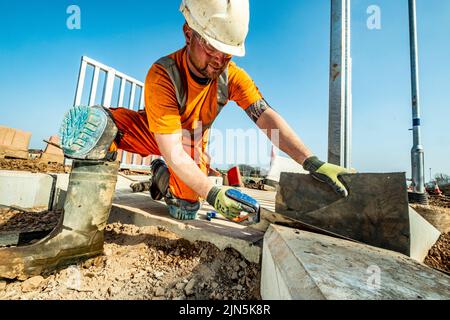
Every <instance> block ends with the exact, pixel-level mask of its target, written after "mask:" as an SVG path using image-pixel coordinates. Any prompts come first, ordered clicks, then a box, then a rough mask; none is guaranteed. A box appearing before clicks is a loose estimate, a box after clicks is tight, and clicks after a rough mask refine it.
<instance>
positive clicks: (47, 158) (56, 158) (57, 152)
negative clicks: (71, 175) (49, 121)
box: [41, 136, 64, 164]
mask: <svg viewBox="0 0 450 320" xmlns="http://www.w3.org/2000/svg"><path fill="white" fill-rule="evenodd" d="M48 141H50V142H52V143H55V144H57V145H59V144H60V141H59V137H58V136H51V137H50V139H49V140H48ZM41 162H46V163H50V162H56V163H61V164H63V163H64V153H63V151H62V150H61V149H59V148H57V147H55V146H54V145H51V144H47V147H46V148H45V151H44V153H43V154H42V157H41Z"/></svg>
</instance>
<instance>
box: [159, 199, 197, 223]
mask: <svg viewBox="0 0 450 320" xmlns="http://www.w3.org/2000/svg"><path fill="white" fill-rule="evenodd" d="M165 200H166V203H167V206H168V207H169V214H170V216H171V217H172V218H175V219H177V220H195V219H197V213H198V211H199V210H200V202H194V203H191V202H189V201H186V200H182V199H177V198H174V197H173V196H171V195H169V196H168V197H166V198H165Z"/></svg>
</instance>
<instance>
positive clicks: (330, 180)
mask: <svg viewBox="0 0 450 320" xmlns="http://www.w3.org/2000/svg"><path fill="white" fill-rule="evenodd" d="M303 167H304V168H305V170H307V171H309V172H310V173H311V175H312V176H313V177H314V178H315V179H317V180H319V181H321V182H324V183H326V184H328V185H329V186H330V187H332V188H333V190H334V191H335V192H336V193H338V194H340V195H342V196H344V197H346V196H347V195H348V191H347V189H346V188H345V187H344V185H343V184H342V182H340V181H339V175H341V174H345V173H355V171H354V170H347V169H345V168H343V167H340V166H336V165H334V164H330V163H326V162H323V161H320V160H319V159H318V158H317V157H315V156H313V157H309V158H308V159H306V160H305V162H304V163H303Z"/></svg>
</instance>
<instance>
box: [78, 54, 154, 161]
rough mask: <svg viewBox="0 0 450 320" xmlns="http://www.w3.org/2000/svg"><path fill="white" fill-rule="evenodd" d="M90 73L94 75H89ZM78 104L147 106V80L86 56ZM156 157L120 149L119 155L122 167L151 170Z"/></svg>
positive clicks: (128, 106) (81, 74) (140, 108)
mask: <svg viewBox="0 0 450 320" xmlns="http://www.w3.org/2000/svg"><path fill="white" fill-rule="evenodd" d="M90 72H92V77H89V73H90ZM128 89H129V90H128ZM99 91H101V95H99ZM115 96H116V97H115ZM74 105H75V106H79V105H89V106H93V105H102V106H104V107H107V108H110V107H125V108H128V109H132V110H136V111H138V110H142V109H144V83H142V82H141V81H139V80H136V79H134V78H132V77H130V76H128V75H126V74H124V73H122V72H119V71H117V70H115V69H113V68H111V67H108V66H107V65H104V64H102V63H100V62H98V61H95V60H94V59H91V58H89V57H86V56H83V57H82V58H81V66H80V72H79V75H78V84H77V90H76V94H75V103H74ZM155 158H158V156H149V157H147V158H142V157H141V156H140V155H137V154H131V153H129V152H124V151H119V156H118V159H119V160H121V163H122V164H121V168H124V169H148V168H149V166H150V163H151V161H152V160H153V159H155Z"/></svg>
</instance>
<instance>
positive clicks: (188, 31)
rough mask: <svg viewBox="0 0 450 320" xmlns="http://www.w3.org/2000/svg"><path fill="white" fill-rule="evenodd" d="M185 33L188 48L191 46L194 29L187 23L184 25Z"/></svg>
mask: <svg viewBox="0 0 450 320" xmlns="http://www.w3.org/2000/svg"><path fill="white" fill-rule="evenodd" d="M183 33H184V38H185V39H186V45H187V46H188V45H190V44H191V38H192V29H191V28H190V27H189V26H188V24H187V23H184V25H183Z"/></svg>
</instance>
